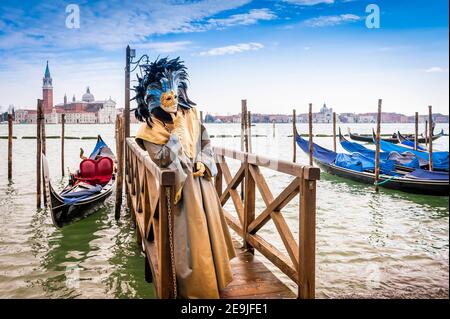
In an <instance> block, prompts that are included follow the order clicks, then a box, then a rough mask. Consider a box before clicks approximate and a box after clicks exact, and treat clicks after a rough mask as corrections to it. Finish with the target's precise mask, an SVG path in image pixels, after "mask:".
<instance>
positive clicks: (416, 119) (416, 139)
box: [414, 112, 419, 151]
mask: <svg viewBox="0 0 450 319" xmlns="http://www.w3.org/2000/svg"><path fill="white" fill-rule="evenodd" d="M418 145H419V112H416V114H415V117H414V149H415V150H416V151H417V148H418Z"/></svg>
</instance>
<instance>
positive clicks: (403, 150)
mask: <svg viewBox="0 0 450 319" xmlns="http://www.w3.org/2000/svg"><path fill="white" fill-rule="evenodd" d="M443 135H444V132H443V131H441V132H440V133H439V134H436V135H433V136H432V140H436V139H437V138H439V137H441V136H443ZM349 136H350V138H351V139H352V140H356V141H358V142H368V143H376V137H375V134H374V133H373V134H372V136H364V135H360V134H352V133H351V132H350V130H349ZM296 141H297V144H298V145H299V146H300V148H301V149H302V150H303V151H304V152H305V153H307V154H309V141H307V140H305V139H304V138H302V137H301V136H300V134H298V133H296ZM339 141H340V144H341V146H342V148H343V149H345V150H346V151H347V152H348V153H337V152H334V151H332V150H329V149H326V148H324V147H321V146H319V145H317V144H315V143H313V147H312V150H313V152H312V156H313V159H314V162H315V163H316V164H317V165H318V166H319V167H320V168H322V169H323V170H324V171H326V172H328V173H330V174H333V175H336V176H340V177H343V178H347V179H351V180H354V181H357V182H362V183H366V184H374V183H375V162H376V159H375V156H376V152H375V151H374V150H373V149H371V148H368V147H366V146H365V145H363V144H360V143H357V142H352V141H349V140H347V139H346V138H345V137H344V136H343V135H342V133H341V130H340V129H339ZM427 142H429V141H428V140H427V138H419V139H418V143H427ZM380 149H381V151H380V154H379V156H380V157H379V163H380V165H379V173H380V174H379V178H378V182H377V184H378V186H380V187H385V188H391V189H396V190H400V191H404V192H408V193H416V194H427V195H437V196H445V195H448V186H449V175H448V171H449V160H448V151H445V152H443V151H436V152H433V153H432V156H431V157H432V158H431V159H430V155H429V152H428V150H427V149H426V147H424V146H423V145H420V144H419V145H417V147H415V142H414V137H413V136H403V135H402V134H401V133H400V132H397V133H395V134H393V136H392V137H390V138H387V139H380ZM430 160H431V162H432V165H431V167H432V170H430Z"/></svg>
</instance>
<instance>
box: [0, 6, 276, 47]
mask: <svg viewBox="0 0 450 319" xmlns="http://www.w3.org/2000/svg"><path fill="white" fill-rule="evenodd" d="M250 1H251V0H227V1H223V0H200V1H170V2H169V1H164V0H152V1H146V2H140V1H131V2H129V3H127V5H126V10H124V8H123V3H122V1H119V0H111V1H108V3H107V4H105V3H94V4H89V5H87V4H80V28H79V29H67V28H65V27H64V21H65V19H66V15H67V14H66V13H65V7H64V6H63V5H59V4H56V3H52V4H43V3H41V4H38V5H36V6H33V15H30V14H29V12H26V11H24V10H15V11H8V12H9V16H10V19H9V20H11V21H15V22H14V23H11V24H7V25H6V28H3V27H2V31H4V35H0V48H7V49H11V48H19V49H20V48H22V47H24V46H33V45H34V46H39V47H44V46H51V47H58V48H66V49H72V48H76V49H78V48H86V47H95V48H100V49H106V50H116V49H119V48H123V47H125V46H126V44H128V43H133V44H139V43H145V42H146V41H147V40H148V38H149V37H151V36H154V35H164V34H170V33H184V32H196V31H204V30H209V29H213V28H215V27H217V26H219V27H221V28H223V27H227V26H232V25H238V24H252V23H256V22H257V21H258V20H267V19H271V18H274V15H273V14H272V13H271V12H270V11H268V10H266V9H258V10H256V11H254V10H251V11H250V12H248V13H245V14H241V15H235V16H231V17H229V18H225V19H222V20H223V21H221V20H219V19H218V20H217V24H216V25H215V24H214V23H212V22H214V21H212V22H208V21H207V19H209V18H211V17H213V16H215V15H217V14H219V13H222V12H224V11H227V10H232V9H236V8H238V7H241V6H243V5H245V4H247V3H249V2H250ZM27 10H29V9H27ZM227 19H229V20H227ZM42 21H45V22H46V23H44V24H43V23H42ZM2 24H5V23H4V22H2Z"/></svg>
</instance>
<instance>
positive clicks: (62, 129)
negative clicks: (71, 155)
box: [61, 114, 66, 177]
mask: <svg viewBox="0 0 450 319" xmlns="http://www.w3.org/2000/svg"><path fill="white" fill-rule="evenodd" d="M65 122H66V115H65V114H61V176H62V177H64V134H65V131H64V124H65Z"/></svg>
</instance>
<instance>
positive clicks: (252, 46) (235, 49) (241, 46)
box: [199, 42, 264, 56]
mask: <svg viewBox="0 0 450 319" xmlns="http://www.w3.org/2000/svg"><path fill="white" fill-rule="evenodd" d="M263 47H264V45H262V44H261V43H256V42H250V43H238V44H233V45H228V46H225V47H218V48H213V49H210V50H208V51H203V52H200V53H199V55H200V56H216V55H226V54H235V53H241V52H245V51H256V50H259V49H262V48H263Z"/></svg>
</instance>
